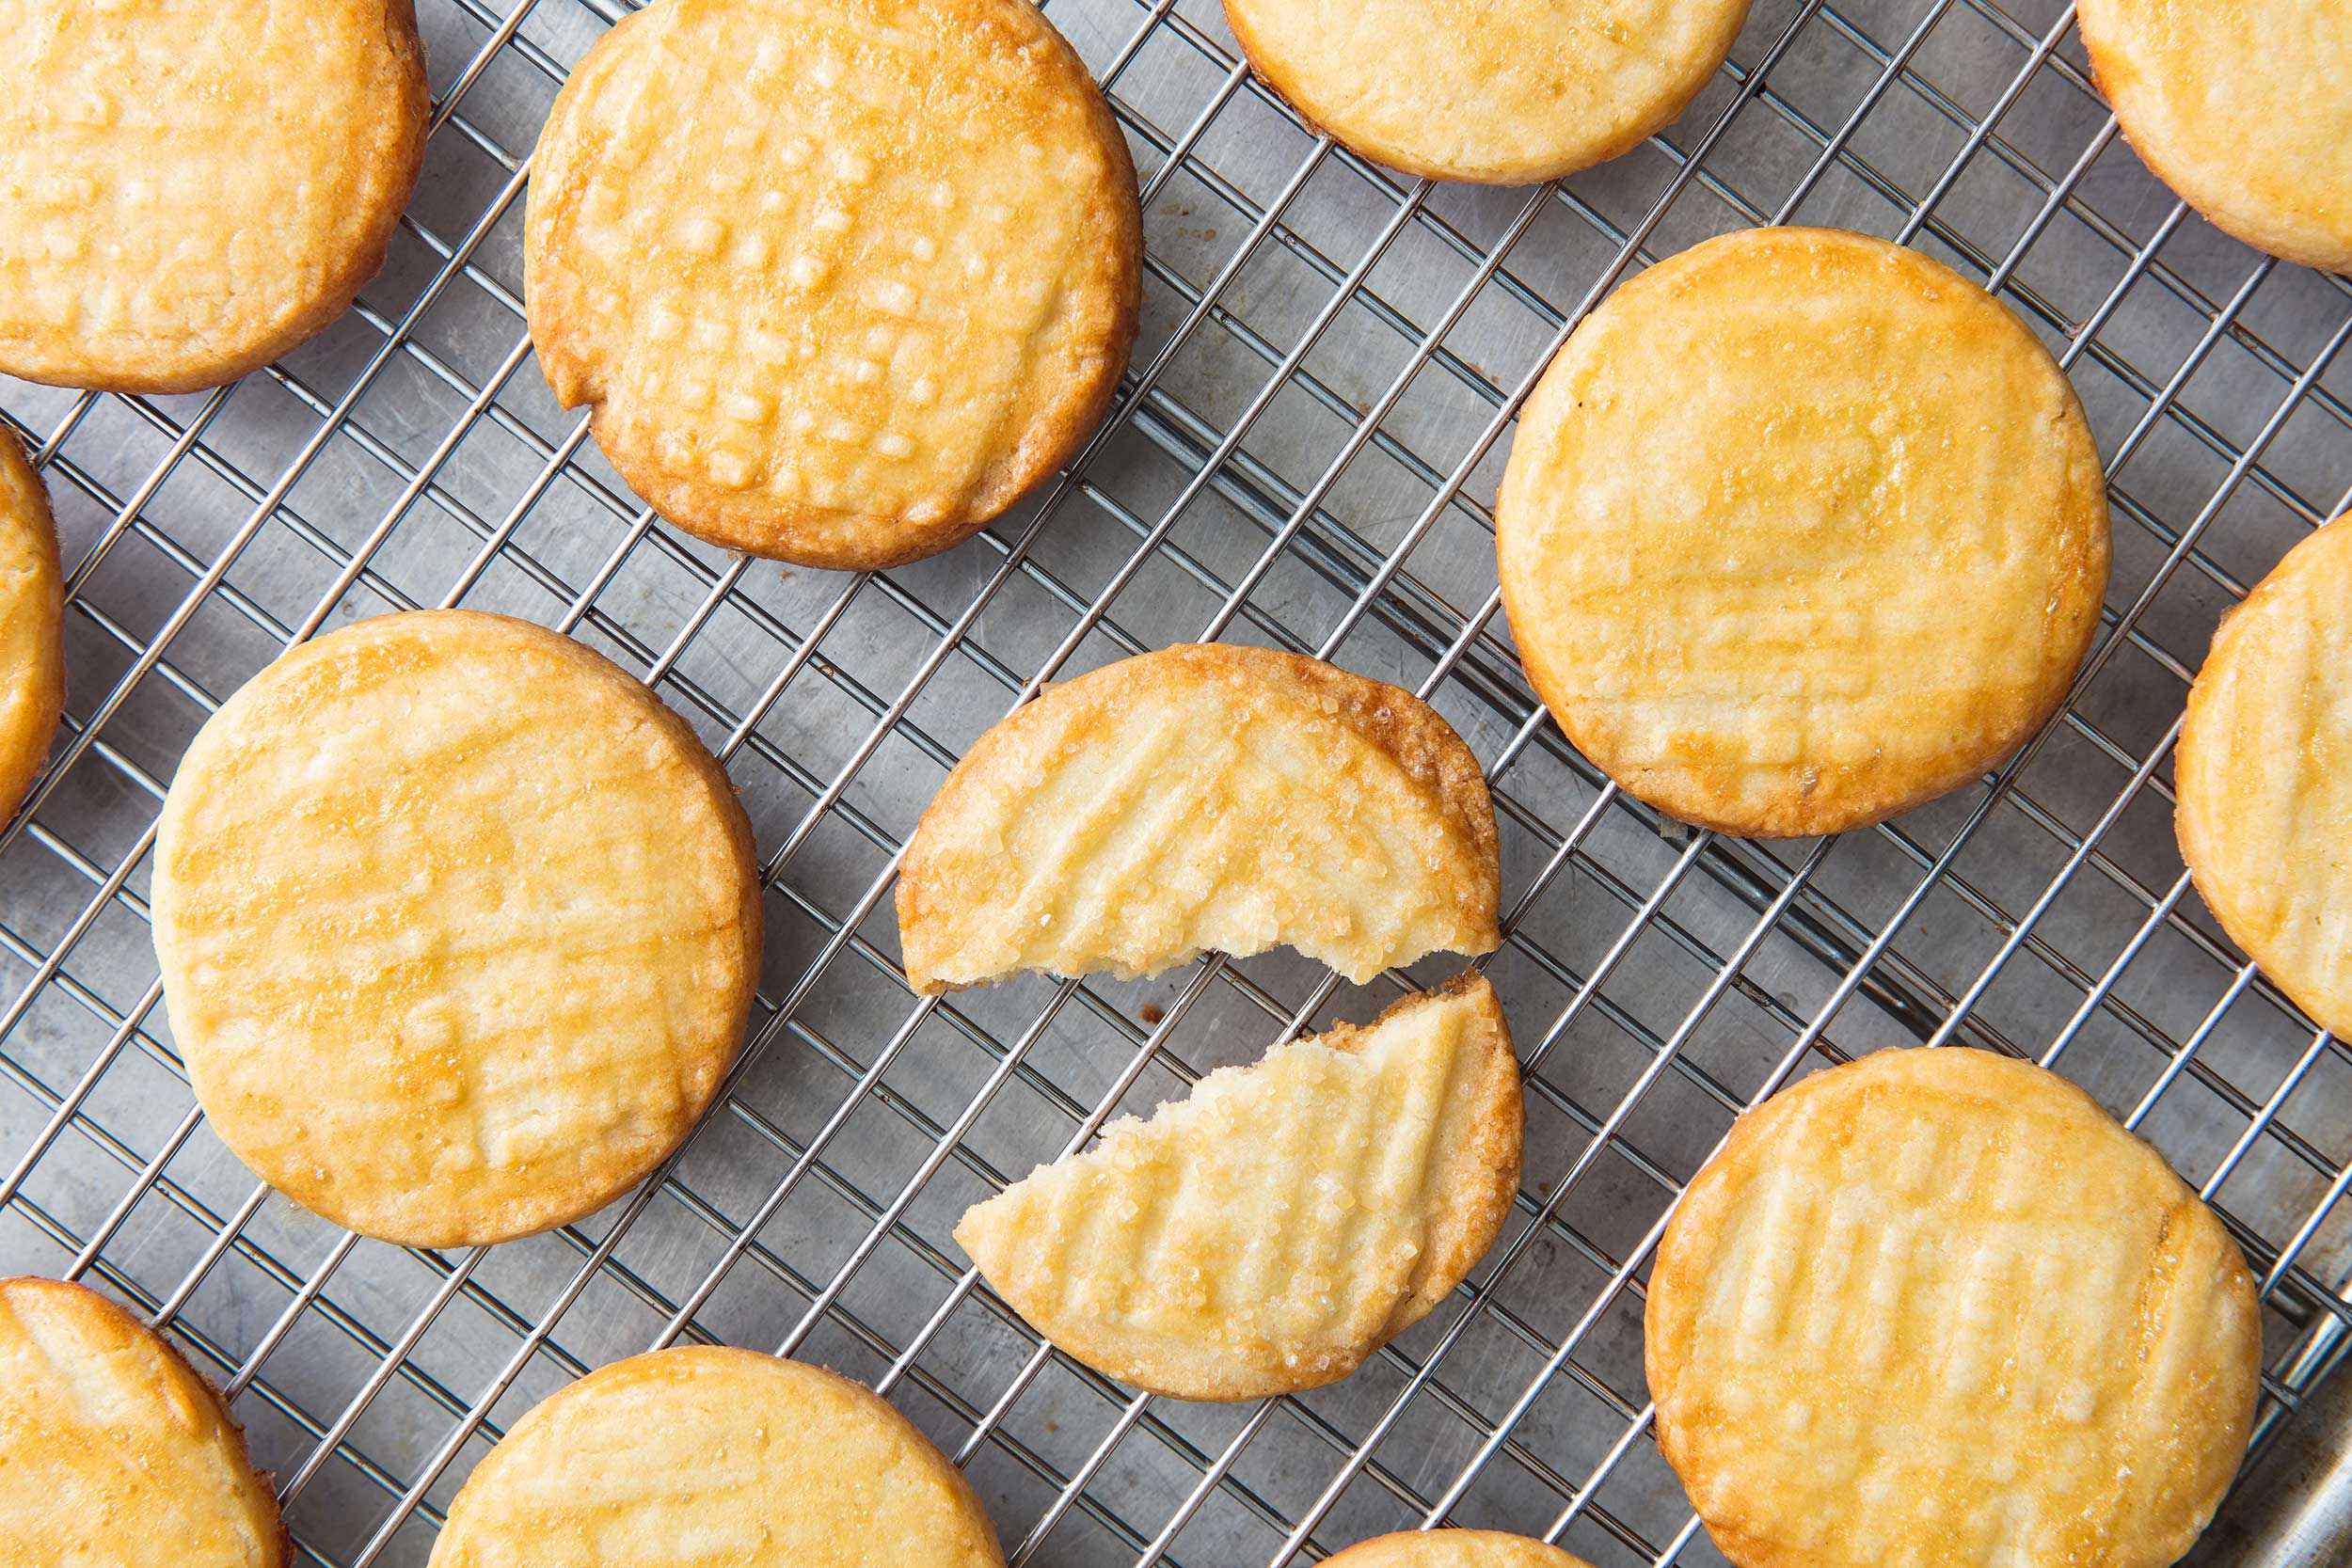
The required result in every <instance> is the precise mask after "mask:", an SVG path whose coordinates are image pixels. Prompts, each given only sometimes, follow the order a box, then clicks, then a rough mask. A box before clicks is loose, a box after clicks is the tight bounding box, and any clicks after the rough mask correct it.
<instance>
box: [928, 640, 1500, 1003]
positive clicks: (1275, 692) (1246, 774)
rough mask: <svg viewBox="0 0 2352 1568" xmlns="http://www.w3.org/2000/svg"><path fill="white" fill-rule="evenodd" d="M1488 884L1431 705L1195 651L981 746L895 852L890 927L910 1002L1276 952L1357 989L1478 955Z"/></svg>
mask: <svg viewBox="0 0 2352 1568" xmlns="http://www.w3.org/2000/svg"><path fill="white" fill-rule="evenodd" d="M1501 889H1502V868H1501V863H1500V861H1499V859H1498V855H1497V851H1496V838H1495V818H1494V804H1493V801H1492V800H1490V799H1489V797H1488V795H1487V792H1486V780H1485V778H1484V777H1483V776H1482V774H1481V773H1480V770H1479V766H1478V759H1477V757H1476V756H1474V755H1473V754H1472V753H1471V752H1470V748H1469V747H1468V746H1466V745H1464V744H1463V742H1462V737H1461V736H1458V735H1456V734H1455V733H1454V728H1453V726H1452V725H1450V724H1448V723H1447V722H1446V721H1445V720H1444V719H1442V718H1440V717H1439V716H1438V712H1437V710H1436V709H1434V708H1432V707H1431V706H1430V705H1428V704H1426V703H1424V702H1422V700H1421V699H1420V698H1418V697H1416V696H1414V695H1413V694H1412V693H1411V692H1409V691H1406V690H1404V689H1400V688H1397V687H1393V686H1389V685H1386V684H1384V683H1382V682H1380V681H1375V680H1368V679H1366V678H1365V677H1363V676H1361V675H1355V674H1350V673H1347V672H1346V671H1344V670H1341V669H1338V668H1336V667H1335V666H1333V665H1330V664H1327V663H1325V662H1323V661H1322V660H1320V659H1313V658H1307V657H1302V656H1300V655H1297V654H1286V653H1279V652H1276V651H1273V650H1270V649H1265V648H1246V647H1233V646H1228V645H1225V644H1221V643H1196V644H1189V645H1184V646H1179V647H1174V648H1166V649H1163V650H1161V651H1160V652H1158V653H1152V654H1143V655H1140V656H1138V657H1135V658H1128V659H1121V660H1120V661H1119V662H1118V663H1116V664H1110V665H1105V666H1104V668H1102V669H1100V670H1097V671H1095V672H1093V673H1090V674H1088V675H1084V676H1081V677H1080V678H1078V679H1076V680H1073V681H1072V682H1070V683H1069V684H1067V685H1065V686H1057V687H1055V688H1054V689H1051V690H1049V691H1047V692H1046V693H1045V694H1044V695H1042V696H1041V697H1040V698H1038V700H1037V701H1036V702H1034V703H1031V704H1029V705H1027V706H1026V707H1024V708H1022V709H1021V710H1020V711H1019V712H1017V713H1015V714H1013V715H1012V716H1011V717H1010V718H1009V719H1007V720H1005V721H1003V722H1001V723H999V724H998V725H997V726H996V727H995V728H993V729H992V730H990V731H989V732H988V733H987V734H986V735H984V736H981V737H980V738H979V740H978V741H977V743H976V744H974V746H973V747H972V749H971V751H970V752H968V753H967V754H966V755H965V756H964V759H963V761H962V762H961V764H960V765H958V767H957V768H956V769H955V771H954V772H953V773H952V774H950V775H949V776H948V779H947V782H946V784H945V785H943V786H942V787H941V789H940V792H939V797H938V799H937V800H933V801H932V802H931V806H930V810H929V811H927V812H926V813H924V815H923V820H922V822H921V823H920V824H919V825H918V826H917V827H916V829H915V832H914V837H913V839H912V840H911V841H910V842H909V844H908V846H907V854H906V863H905V865H904V867H903V869H902V872H901V874H900V877H899V880H898V932H899V940H900V944H901V948H902V951H903V953H904V955H905V964H906V974H907V979H908V982H909V983H910V984H911V985H913V987H914V989H915V990H917V991H918V992H922V993H925V994H930V993H933V992H938V991H943V990H956V989H960V988H961V987H964V986H974V985H982V984H985V983H987V982H989V981H992V980H1001V979H1004V978H1007V977H1008V976H1009V975H1013V974H1020V973H1023V972H1025V971H1029V970H1042V971H1044V972H1046V973H1048V974H1060V975H1077V974H1101V973H1105V972H1107V973H1109V974H1115V975H1118V976H1119V977H1120V978H1121V979H1134V978H1136V977H1137V976H1138V975H1144V974H1157V973H1159V972H1160V971H1162V970H1166V969H1169V968H1172V967H1174V966H1175V965H1177V964H1181V963H1184V962H1187V961H1189V960H1190V959H1192V958H1195V957H1197V956H1199V955H1200V954H1201V953H1204V952H1211V951H1216V952H1223V953H1230V954H1232V955H1234V956H1235V957H1247V956H1248V955H1250V954H1253V953H1262V952H1264V951H1265V950H1266V949H1268V948H1270V947H1276V946H1288V947H1294V948H1296V949H1297V950H1298V951H1299V952H1301V953H1304V954H1305V955H1307V956H1308V957H1309V958H1314V959H1317V960H1318V961H1321V962H1324V963H1327V964H1329V965H1330V966H1331V967H1332V968H1334V969H1336V970H1338V971H1339V972H1340V973H1341V974H1344V975H1345V976H1347V978H1348V979H1350V980H1353V981H1356V982H1358V983H1359V984H1360V983H1361V982H1363V981H1365V980H1369V979H1371V978H1372V977H1373V976H1374V975H1375V974H1378V973H1379V972H1380V971H1381V970H1383V969H1386V968H1390V967H1391V966H1397V965H1403V964H1408V963H1411V962H1412V961H1414V960H1415V959H1417V958H1422V957H1424V956H1425V955H1427V954H1430V953H1437V952H1451V953H1461V954H1464V955H1476V954H1480V953H1486V952H1491V951H1492V950H1493V949H1494V947H1495V944H1496V942H1497V941H1498V940H1499V938H1498V936H1497V932H1496V926H1495V914H1496V905H1497V902H1498V899H1499V897H1500V894H1501Z"/></svg>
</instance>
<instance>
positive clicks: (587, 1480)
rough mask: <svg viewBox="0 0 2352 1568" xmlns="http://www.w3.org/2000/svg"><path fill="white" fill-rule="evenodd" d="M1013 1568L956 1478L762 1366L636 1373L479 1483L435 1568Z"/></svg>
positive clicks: (452, 1517)
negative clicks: (707, 1567)
mask: <svg viewBox="0 0 2352 1568" xmlns="http://www.w3.org/2000/svg"><path fill="white" fill-rule="evenodd" d="M688 1560H691V1561H694V1562H707V1563H720V1562H724V1563H726V1564H728V1565H729V1568H867V1565H869V1564H874V1565H879V1564H883V1563H887V1564H889V1565H890V1568H1003V1563H1004V1556H1003V1554H1002V1553H1000V1552H999V1551H998V1550H997V1546H996V1534H995V1531H994V1530H993V1528H990V1525H989V1522H988V1514H987V1513H986V1512H985V1511H983V1510H982V1509H981V1507H980V1500H979V1498H978V1497H976V1496H974V1495H973V1492H972V1488H971V1486H970V1485H969V1484H968V1483H967V1482H966V1481H964V1479H963V1474H962V1472H961V1471H960V1470H958V1469H957V1468H956V1467H955V1466H954V1465H951V1464H949V1463H948V1462H947V1458H946V1455H944V1454H942V1453H941V1452H940V1451H939V1450H938V1449H935V1448H933V1447H932V1446H931V1443H930V1439H929V1438H927V1437H925V1436H924V1435H923V1434H922V1433H921V1432H919V1431H917V1430H916V1429H915V1426H914V1423H913V1422H912V1421H909V1420H908V1419H907V1418H905V1417H903V1416H901V1415H899V1414H898V1412H897V1411H896V1410H894V1409H892V1408H891V1407H890V1405H889V1404H888V1403H887V1402H884V1401H882V1399H879V1398H877V1397H876V1396H875V1395H874V1394H873V1393H872V1392H870V1391H869V1390H867V1389H866V1388H865V1387H863V1386H859V1385H858V1384H855V1383H851V1382H850V1381H849V1380H848V1379H846V1378H840V1377H835V1376H834V1374H833V1373H831V1372H826V1371H819V1370H818V1369H816V1368H814V1367H809V1366H803V1365H802V1364H801V1363H800V1362H797V1361H786V1360H783V1359H780V1358H779V1357H776V1356H772V1355H761V1354H757V1353H756V1352H754V1351H747V1350H735V1349H731V1348H726V1347H721V1346H692V1347H687V1348H682V1349H676V1350H662V1351H655V1352H653V1353H652V1354H647V1355H636V1356H631V1357H629V1358H628V1360H626V1361H616V1362H614V1363H613V1364H612V1365H611V1366H609V1367H605V1368H602V1369H600V1370H596V1371H594V1372H591V1373H589V1374H588V1375H587V1376H586V1377H583V1378H581V1379H580V1381H579V1382H578V1383H575V1384H573V1385H571V1386H569V1387H567V1388H564V1389H563V1390H562V1391H560V1392H558V1393H556V1394H554V1395H552V1396H551V1397H549V1398H548V1399H547V1400H545V1401H543V1402H540V1403H539V1404H538V1405H536V1406H534V1407H533V1408H532V1410H531V1412H530V1413H529V1414H528V1415H526V1416H524V1417H523V1418H522V1419H521V1420H519V1421H517V1422H516V1423H515V1425H514V1427H513V1429H512V1430H511V1431H509V1432H508V1433H507V1434H506V1439H505V1441H504V1442H501V1444H499V1446H498V1447H497V1448H495V1449H491V1450H490V1453H489V1456H488V1457H487V1458H485V1459H484V1460H483V1462H482V1463H481V1464H480V1465H478V1466H476V1467H475V1469H474V1472H473V1474H472V1475H471V1476H469V1477H468V1478H467V1480H466V1484H465V1485H464V1486H463V1487H462V1488H460V1489H459V1491H458V1494H457V1497H456V1499H455V1500H454V1501H453V1502H452V1503H451V1504H450V1510H449V1522H448V1523H447V1524H446V1525H444V1526H443V1527H442V1528H441V1534H440V1538H439V1539H438V1540H437V1541H436V1542H435V1543H434V1544H433V1558H432V1568H671V1565H673V1564H677V1563H682V1562H685V1561H688Z"/></svg>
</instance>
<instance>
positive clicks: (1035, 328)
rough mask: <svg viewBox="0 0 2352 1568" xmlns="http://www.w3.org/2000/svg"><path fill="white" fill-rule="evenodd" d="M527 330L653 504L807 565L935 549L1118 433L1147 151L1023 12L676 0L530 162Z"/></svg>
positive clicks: (1020, 5)
mask: <svg viewBox="0 0 2352 1568" xmlns="http://www.w3.org/2000/svg"><path fill="white" fill-rule="evenodd" d="M526 245H527V274H526V283H527V293H528V295H529V302H530V316H531V337H532V343H533V344H534V345H535V346H536V347H537V349H538V352H539V358H540V362H541V364H542V365H543V366H544V367H545V369H546V371H547V374H548V382H549V383H550V384H551V385H552V386H553V388H554V389H555V394H556V397H557V398H558V399H559V400H560V401H561V402H562V403H563V404H564V406H565V407H575V406H578V405H579V404H592V405H593V406H594V409H595V415H594V419H595V426H596V441H597V444H598V445H599V446H601V447H602V448H603V450H604V453H605V455H606V456H607V457H609V458H611V459H612V466H613V467H616V468H618V469H619V470H620V472H621V476H622V477H623V478H624V479H626V480H628V483H629V484H630V485H631V486H632V487H633V488H634V489H635V490H636V491H637V493H638V494H639V495H641V496H643V497H644V498H645V499H646V500H647V501H648V502H650V503H651V504H652V506H653V508H654V510H655V511H656V512H658V513H660V515H662V516H664V517H666V518H668V519H669V520H670V521H672V522H674V523H675V524H677V525H678V526H679V527H681V528H683V529H686V530H687V531H690V532H691V533H695V534H699V535H700V536H702V537H703V538H705V539H707V540H710V541H711V542H713V543H714V544H719V545H724V546H728V547H730V548H734V549H740V550H748V551H750V552H751V553H753V554H755V555H765V556H773V557H776V558H778V559H781V560H785V561H791V562H799V563H802V564H804V565H811V566H829V567H841V568H855V569H860V570H866V569H880V568H882V567H887V566H895V565H898V564H901V563H903V562H910V561H914V560H917V559H919V558H921V557H923V556H927V555H931V554H934V553H936V552H938V551H940V550H944V549H946V548H947V547H948V546H951V545H954V544H955V543H957V542H958V541H960V540H961V539H963V538H965V537H966V536H968V535H970V534H971V533H972V532H974V531H977V529H979V528H981V527H982V526H984V525H985V524H986V523H987V522H988V521H989V520H990V519H991V518H993V517H995V516H996V515H999V514H1001V513H1002V512H1004V511H1005V509H1006V508H1007V507H1009V506H1010V505H1012V504H1013V502H1015V501H1017V500H1019V499H1021V497H1022V496H1023V495H1025V493H1027V492H1028V491H1029V490H1030V489H1031V488H1033V487H1034V486H1035V485H1036V484H1038V483H1040V482H1041V480H1043V479H1044V478H1045V477H1046V476H1047V475H1048V474H1050V473H1051V472H1052V471H1053V470H1054V468H1055V467H1057V466H1058V465H1059V464H1061V463H1062V462H1063V461H1064V460H1065V459H1067V458H1068V457H1069V456H1070V455H1071V454H1072V453H1073V452H1074V451H1076V450H1077V448H1078V446H1079V445H1080V444H1081V443H1082V442H1083V441H1084V440H1085V439H1086V437H1087V436H1089V434H1090V433H1091V432H1092V431H1093V429H1094V427H1095V425H1096V424H1097V423H1098V422H1099V421H1100V420H1101V419H1102V416H1103V412H1104V408H1105V407H1106V406H1107V405H1108V404H1109V402H1110V397H1111V394H1112V391H1113V390H1114V389H1115V388H1116V387H1117V385H1118V382H1119V377H1120V372H1121V371H1122V370H1123V369H1124V368H1125V366H1126V363H1127V351H1128V348H1129V346H1130V344H1131V343H1132V342H1133V341H1134V338H1135V329H1136V309H1137V304H1138V297H1139V295H1138V290H1139V288H1140V281H1141V277H1142V214H1141V212H1140V210H1139V208H1138V206H1137V202H1136V177H1135V168H1134V166H1133V165H1132V164H1131V163H1130V161H1129V159H1128V155H1127V144H1126V141H1125V139H1124V138H1123V137H1122V136H1121V135H1120V131H1119V128H1118V126H1117V124H1116V123H1115V122H1114V121H1113V119H1112V118H1111V113H1110V109H1109V106H1108V105H1107V104H1106V103H1104V100H1103V95H1102V93H1101V92H1100V90H1098V89H1097V88H1096V87H1095V85H1094V83H1093V81H1092V79H1091V78H1089V76H1088V74H1087V71H1086V67H1085V65H1084V64H1083V63H1081V62H1080V60H1079V59H1078V56H1077V55H1075V54H1074V53H1073V52H1072V50H1071V48H1070V46H1069V45H1068V44H1067V43H1065V42H1064V41H1063V40H1062V39H1061V37H1060V35H1059V34H1057V33H1056V32H1055V31H1054V29H1053V27H1052V25H1051V24H1048V23H1047V22H1046V20H1045V19H1044V17H1043V16H1042V15H1041V14H1040V13H1039V11H1038V9H1037V8H1036V7H1034V6H1032V5H1029V4H1027V3H1026V0H656V3H655V4H653V5H651V6H648V7H647V8H645V9H644V10H643V11H641V12H639V13H638V14H636V15H634V16H631V17H629V18H627V19H626V20H624V21H623V22H621V23H620V24H618V25H616V26H615V27H614V28H613V29H612V32H610V33H609V34H607V35H606V36H605V37H604V38H603V39H602V40H600V41H599V42H598V43H597V44H596V47H595V48H594V49H592V50H590V51H589V53H588V55H587V56H586V58H584V59H582V60H581V61H580V65H579V67H578V68H577V69H576V70H575V71H573V73H572V76H571V80H570V81H569V82H568V83H566V84H565V86H564V90H563V92H562V93H560V94H559V95H558V96H557V98H556V102H555V107H554V109H553V111H552V112H551V113H550V114H549V115H548V123H547V128H546V130H545V131H544V132H543V133H542V134H541V135H540V138H539V149H538V151H537V152H536V153H535V154H533V156H532V177H531V197H530V212H529V216H528V219H527V223H526Z"/></svg>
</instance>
